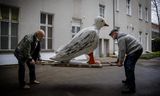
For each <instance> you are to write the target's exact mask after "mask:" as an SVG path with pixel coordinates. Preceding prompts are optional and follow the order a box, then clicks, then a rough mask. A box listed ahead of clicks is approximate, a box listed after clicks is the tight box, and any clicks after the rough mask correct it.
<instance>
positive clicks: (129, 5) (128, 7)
mask: <svg viewBox="0 0 160 96" xmlns="http://www.w3.org/2000/svg"><path fill="white" fill-rule="evenodd" d="M131 2H132V0H126V10H127V12H126V14H127V15H128V16H132V3H131Z"/></svg>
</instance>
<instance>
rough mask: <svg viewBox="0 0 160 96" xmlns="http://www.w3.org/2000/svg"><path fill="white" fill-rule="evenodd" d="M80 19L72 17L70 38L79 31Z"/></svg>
mask: <svg viewBox="0 0 160 96" xmlns="http://www.w3.org/2000/svg"><path fill="white" fill-rule="evenodd" d="M80 28H81V20H79V19H73V20H72V38H73V37H74V36H75V35H76V34H77V33H78V32H79V31H80Z"/></svg>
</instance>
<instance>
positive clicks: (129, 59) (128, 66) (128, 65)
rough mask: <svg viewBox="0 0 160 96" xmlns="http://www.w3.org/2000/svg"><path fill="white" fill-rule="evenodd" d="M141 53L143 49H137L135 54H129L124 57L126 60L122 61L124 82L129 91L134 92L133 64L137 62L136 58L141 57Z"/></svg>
mask: <svg viewBox="0 0 160 96" xmlns="http://www.w3.org/2000/svg"><path fill="white" fill-rule="evenodd" d="M142 52H143V49H139V50H137V51H136V52H134V53H132V54H129V55H127V56H126V59H125V61H124V69H125V75H126V81H127V83H126V84H127V86H128V88H129V89H130V90H135V87H136V84H135V74H134V70H135V64H136V62H137V60H138V58H139V57H140V56H141V54H142Z"/></svg>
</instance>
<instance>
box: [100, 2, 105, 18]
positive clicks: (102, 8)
mask: <svg viewBox="0 0 160 96" xmlns="http://www.w3.org/2000/svg"><path fill="white" fill-rule="evenodd" d="M99 16H101V17H103V18H104V17H105V5H102V4H99Z"/></svg>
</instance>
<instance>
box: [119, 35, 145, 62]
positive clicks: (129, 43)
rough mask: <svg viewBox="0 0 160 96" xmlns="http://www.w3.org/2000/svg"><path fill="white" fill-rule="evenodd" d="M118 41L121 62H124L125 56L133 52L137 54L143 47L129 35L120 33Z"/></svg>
mask: <svg viewBox="0 0 160 96" xmlns="http://www.w3.org/2000/svg"><path fill="white" fill-rule="evenodd" d="M117 40H118V48H119V53H118V59H119V60H121V61H123V60H124V58H125V54H126V55H129V54H132V53H133V52H136V51H137V50H139V49H141V48H142V45H141V44H140V43H139V41H137V40H136V38H135V37H133V36H131V35H129V34H125V33H118V37H117Z"/></svg>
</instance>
